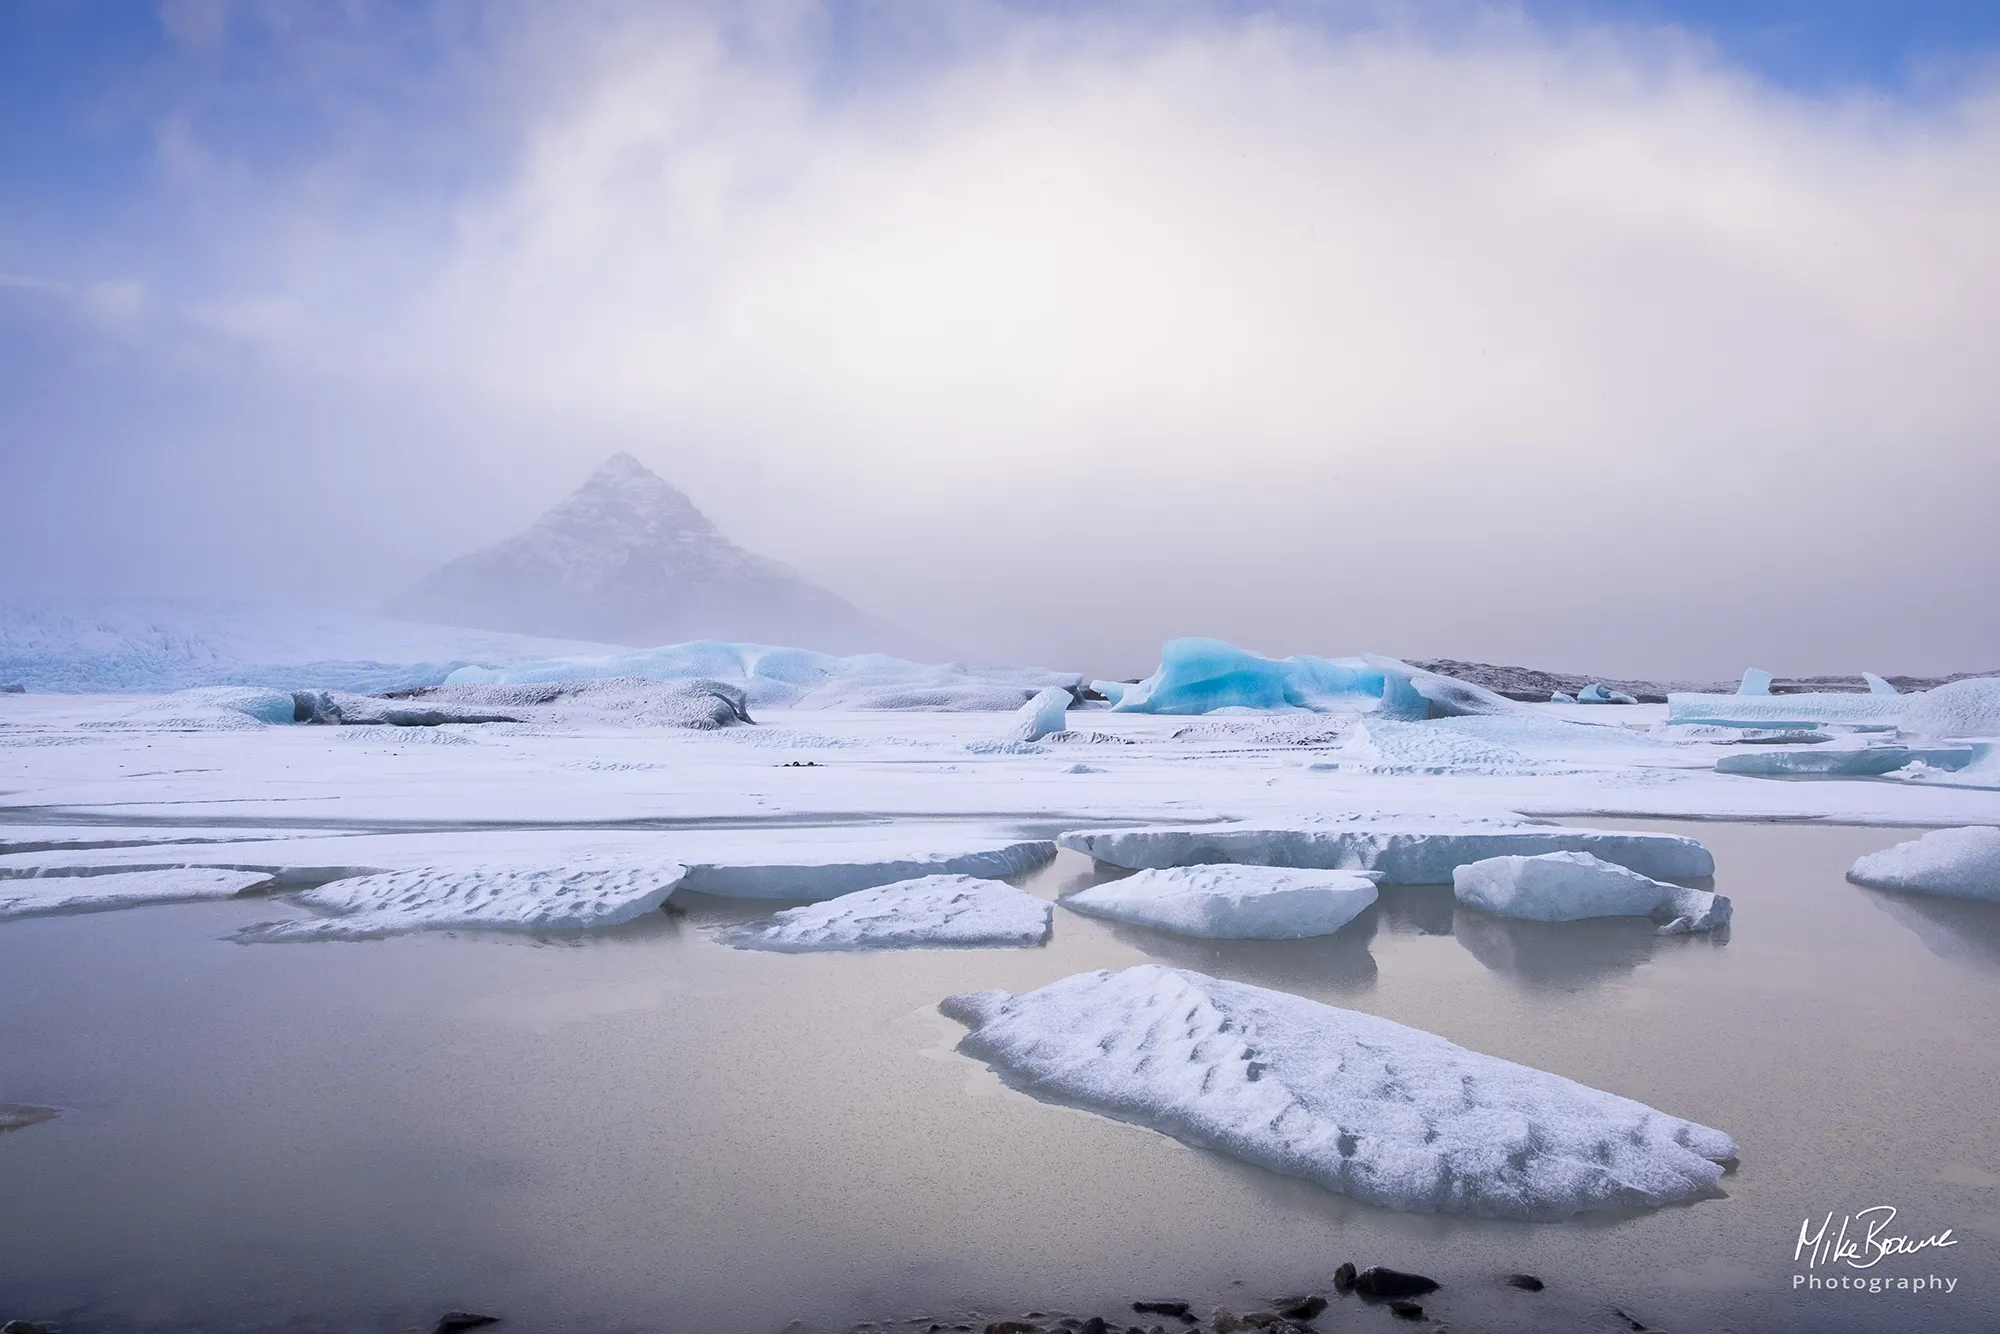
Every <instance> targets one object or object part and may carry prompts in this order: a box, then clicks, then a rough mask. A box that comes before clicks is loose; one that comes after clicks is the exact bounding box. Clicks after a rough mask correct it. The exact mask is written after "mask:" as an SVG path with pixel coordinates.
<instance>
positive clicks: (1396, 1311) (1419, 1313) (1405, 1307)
mask: <svg viewBox="0 0 2000 1334" xmlns="http://www.w3.org/2000/svg"><path fill="white" fill-rule="evenodd" d="M1389 1314H1390V1315H1392V1316H1395V1317H1396V1318H1397V1319H1398V1320H1422V1319H1423V1318H1424V1308H1423V1307H1421V1306H1419V1305H1417V1304H1416V1303H1415V1302H1390V1303H1389Z"/></svg>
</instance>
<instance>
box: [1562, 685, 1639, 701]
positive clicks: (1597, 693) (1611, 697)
mask: <svg viewBox="0 0 2000 1334" xmlns="http://www.w3.org/2000/svg"><path fill="white" fill-rule="evenodd" d="M1576 702H1577V703H1578V704H1637V703H1638V702H1639V701H1638V700H1636V699H1634V698H1633V697H1632V696H1630V695H1628V694H1626V693H1625V692H1623V691H1622V690H1613V689H1612V688H1611V687H1610V686H1607V685H1605V684H1604V683H1603V682H1602V681H1592V682H1591V683H1590V684H1589V685H1587V686H1585V687H1584V688H1583V689H1581V690H1579V691H1577V692H1576Z"/></svg>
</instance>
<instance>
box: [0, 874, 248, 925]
mask: <svg viewBox="0 0 2000 1334" xmlns="http://www.w3.org/2000/svg"><path fill="white" fill-rule="evenodd" d="M270 878H271V877H270V876H268V875H266V874H264V873H263V872H261V871H219V870H210V869H206V868H202V867H174V868H166V869H161V870H153V871H126V872H122V873H117V874H112V875H52V876H37V877H33V878H27V879H23V878H15V879H5V880H0V921H5V920H6V919H8V918H10V917H44V916H55V915H57V914H65V913H86V912H111V911H113V910H115V909H118V908H143V907H147V906H148V905H151V904H159V903H199V902H201V901H203V900H205V899H228V898H234V897H235V896H236V895H238V894H240V893H242V892H243V891H244V890H246V889H252V888H255V887H256V886H258V885H262V884H265V883H266V882H268V881H269V880H270Z"/></svg>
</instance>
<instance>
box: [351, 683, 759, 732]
mask: <svg viewBox="0 0 2000 1334" xmlns="http://www.w3.org/2000/svg"><path fill="white" fill-rule="evenodd" d="M378 703H385V704H393V705H400V706H401V707H403V708H408V709H412V710H417V711H419V712H418V713H416V714H415V715H414V720H415V721H424V720H425V717H426V715H427V713H428V712H429V711H431V710H436V711H438V712H439V714H440V715H441V718H440V720H441V721H465V720H469V719H463V718H452V717H450V716H449V715H450V714H451V711H453V710H461V711H463V712H465V713H475V714H476V713H479V712H481V711H485V712H488V713H491V712H492V711H494V710H501V711H505V712H507V713H509V714H511V715H517V716H519V717H520V718H521V719H523V720H525V721H529V722H537V723H553V724H555V725H558V726H567V727H591V726H612V727H685V728H688V729H691V730H693V731H700V732H709V731H715V730H717V729H718V728H723V727H733V726H735V725H737V724H738V723H750V722H752V721H754V720H753V719H752V718H751V717H750V708H749V698H748V696H747V695H746V694H745V693H744V690H743V688H742V687H741V686H739V685H733V684H731V683H729V682H726V681H710V680H705V679H703V678H701V677H695V678H692V679H690V680H686V681H653V680H648V679H646V678H644V677H632V676H614V677H607V678H605V679H604V680H586V681H544V682H536V683H531V684H517V685H457V686H442V687H439V688H438V689H436V690H425V691H420V692H417V693H416V694H415V695H413V696H412V697H411V698H410V699H408V700H401V701H398V700H389V701H378ZM343 712H345V711H343ZM340 721H343V722H355V721H363V722H365V721H370V719H369V718H368V716H367V715H366V714H364V715H363V716H362V717H360V718H356V717H354V716H353V715H352V714H351V713H349V714H346V715H345V716H343V717H342V718H341V720H340ZM384 721H387V722H391V723H393V722H396V721H398V719H397V717H396V715H395V714H393V713H386V714H385V715H384Z"/></svg>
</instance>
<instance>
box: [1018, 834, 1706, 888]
mask: <svg viewBox="0 0 2000 1334" xmlns="http://www.w3.org/2000/svg"><path fill="white" fill-rule="evenodd" d="M1056 841H1057V842H1058V843H1059V844H1061V845H1062V846H1063V847H1065V848H1068V849H1070V850H1071V851H1072V852H1081V853H1083V854H1085V855H1086V856H1089V857H1092V858H1095V859H1096V860H1098V861H1101V862H1108V863H1110V864H1111V865H1113V866H1125V867H1130V868H1132V869H1133V870H1150V869H1153V868H1156V867H1164V866H1198V865H1205V864H1210V863H1217V862H1221V863H1230V864H1235V865H1242V866H1293V867H1302V868H1308V869H1318V870H1329V871H1339V870H1346V871H1372V872H1376V873H1377V874H1378V875H1379V876H1380V878H1381V880H1382V881H1383V883H1385V884H1391V885H1448V884H1450V883H1451V873H1452V871H1453V869H1454V868H1456V867H1459V866H1463V865H1465V864H1466V863H1467V862H1476V861H1482V860H1484V859H1485V858H1488V857H1504V856H1509V855H1523V856H1534V855H1536V854H1539V853H1544V852H1588V853H1592V854H1594V855H1595V856H1598V857H1601V858H1603V859H1604V860H1605V861H1608V862H1615V863H1617V864H1618V865H1620V866H1624V867H1628V868H1629V869H1631V870H1634V871H1637V872H1638V873H1639V874H1641V875H1647V876H1652V877H1653V878H1654V879H1658V880H1694V879H1700V878H1703V877H1706V876H1711V875H1714V874H1715V859H1714V858H1713V857H1711V856H1710V855H1709V852H1708V849H1707V848H1704V847H1703V846H1702V845H1701V844H1699V843H1697V842H1696V841H1695V840H1693V839H1691V838H1684V837H1682V836H1680V835H1678V834H1623V833H1608V832H1604V831H1600V830H1595V829H1566V828H1560V827H1556V826H1551V825H1530V824H1507V823H1503V822H1500V821H1470V820H1469V821H1465V822H1463V823H1459V822H1453V821H1444V820H1438V821H1424V820H1409V821H1395V820H1383V821H1381V822H1379V823H1377V822H1370V823H1367V824H1359V823H1357V824H1355V825H1351V826H1341V825H1335V826H1331V827H1327V828H1304V829H1271V828H1259V827H1257V826H1253V825H1209V826H1202V825H1196V826H1190V827H1184V828H1172V827H1145V828H1138V829H1080V830H1073V831H1071V832H1069V833H1066V834H1064V835H1063V836H1062V837H1061V838H1059V839H1057V840H1056Z"/></svg>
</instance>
